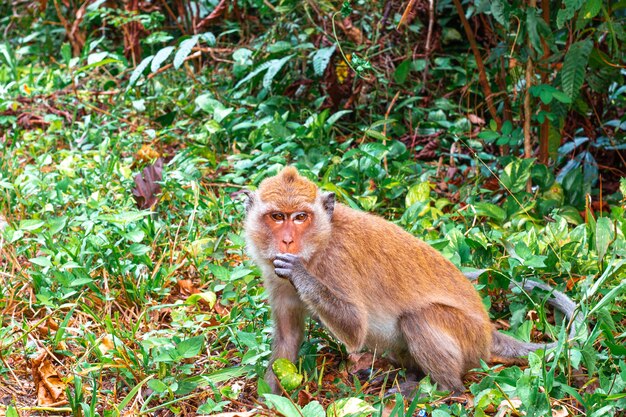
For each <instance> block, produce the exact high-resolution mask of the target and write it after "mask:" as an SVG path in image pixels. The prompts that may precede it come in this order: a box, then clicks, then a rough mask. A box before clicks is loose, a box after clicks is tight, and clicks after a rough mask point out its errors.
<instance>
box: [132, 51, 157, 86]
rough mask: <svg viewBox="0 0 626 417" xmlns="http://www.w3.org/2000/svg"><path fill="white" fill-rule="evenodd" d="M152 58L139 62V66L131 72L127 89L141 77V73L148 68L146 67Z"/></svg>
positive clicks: (152, 56) (151, 56)
mask: <svg viewBox="0 0 626 417" xmlns="http://www.w3.org/2000/svg"><path fill="white" fill-rule="evenodd" d="M153 58H154V55H150V56H149V57H147V58H144V59H143V61H141V62H140V63H139V65H137V66H136V67H135V69H134V70H133V73H132V74H131V75H130V79H129V80H128V87H127V88H130V87H132V86H133V85H135V83H136V82H137V80H138V79H139V77H141V74H143V71H144V70H145V69H146V68H148V65H149V64H150V62H151V61H152V59H153Z"/></svg>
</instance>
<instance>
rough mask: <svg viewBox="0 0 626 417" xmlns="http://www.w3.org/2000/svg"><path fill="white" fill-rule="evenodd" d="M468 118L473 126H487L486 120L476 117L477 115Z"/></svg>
mask: <svg viewBox="0 0 626 417" xmlns="http://www.w3.org/2000/svg"><path fill="white" fill-rule="evenodd" d="M467 118H468V119H469V121H470V123H471V124H473V125H480V126H482V125H484V124H485V119H482V118H480V117H478V116H476V115H475V114H470V115H469V116H467Z"/></svg>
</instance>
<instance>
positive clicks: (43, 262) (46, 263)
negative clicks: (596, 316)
mask: <svg viewBox="0 0 626 417" xmlns="http://www.w3.org/2000/svg"><path fill="white" fill-rule="evenodd" d="M28 261H29V262H30V263H32V264H35V265H39V266H43V267H44V268H50V267H51V266H52V261H50V256H38V257H36V258H30V259H29V260H28Z"/></svg>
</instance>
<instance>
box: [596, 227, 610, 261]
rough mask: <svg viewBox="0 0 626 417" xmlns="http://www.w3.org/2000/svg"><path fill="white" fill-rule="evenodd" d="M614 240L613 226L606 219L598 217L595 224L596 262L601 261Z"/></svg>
mask: <svg viewBox="0 0 626 417" xmlns="http://www.w3.org/2000/svg"><path fill="white" fill-rule="evenodd" d="M613 238H614V233H613V224H612V223H611V220H609V219H608V218H607V217H600V218H599V219H598V221H597V222H596V251H597V252H598V260H600V261H602V259H604V255H605V254H606V251H607V249H608V248H609V244H610V243H611V241H612V240H613Z"/></svg>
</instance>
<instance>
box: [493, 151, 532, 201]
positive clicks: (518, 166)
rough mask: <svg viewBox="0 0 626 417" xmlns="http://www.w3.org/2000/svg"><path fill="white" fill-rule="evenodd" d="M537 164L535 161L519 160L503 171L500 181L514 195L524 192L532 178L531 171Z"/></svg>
mask: <svg viewBox="0 0 626 417" xmlns="http://www.w3.org/2000/svg"><path fill="white" fill-rule="evenodd" d="M534 162H535V160H534V159H532V158H531V159H517V160H515V161H513V162H511V163H510V164H508V165H507V166H506V167H504V170H503V171H502V176H501V177H500V180H501V181H502V184H503V185H504V186H505V187H506V188H507V189H508V190H509V191H510V192H511V193H513V194H515V193H518V192H520V191H523V190H524V189H525V188H526V182H527V181H528V178H530V169H531V167H532V165H533V163H534Z"/></svg>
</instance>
